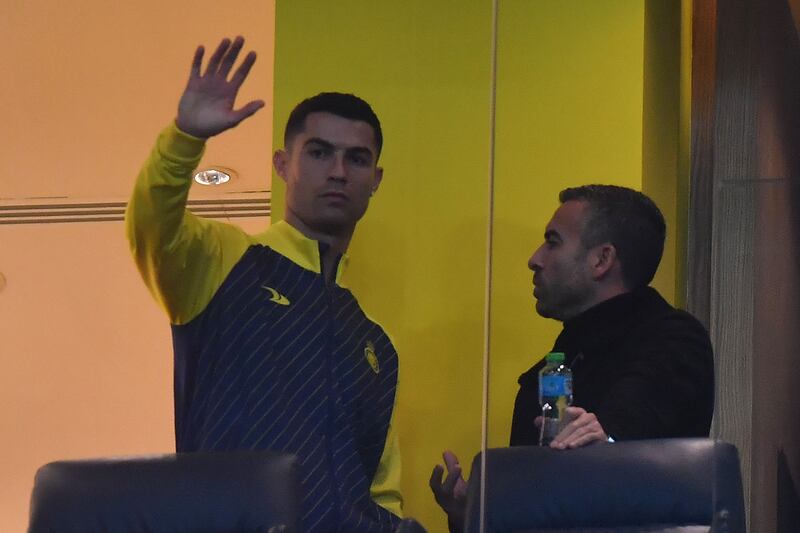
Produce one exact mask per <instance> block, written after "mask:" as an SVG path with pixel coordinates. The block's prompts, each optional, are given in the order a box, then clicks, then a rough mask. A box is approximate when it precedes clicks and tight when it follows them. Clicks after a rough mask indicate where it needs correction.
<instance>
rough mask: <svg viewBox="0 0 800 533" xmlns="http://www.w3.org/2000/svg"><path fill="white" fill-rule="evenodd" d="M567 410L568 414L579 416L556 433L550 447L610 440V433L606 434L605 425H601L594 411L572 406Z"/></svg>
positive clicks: (574, 445)
mask: <svg viewBox="0 0 800 533" xmlns="http://www.w3.org/2000/svg"><path fill="white" fill-rule="evenodd" d="M570 410H571V411H570ZM567 411H568V412H567V413H566V415H567V416H575V415H577V417H576V418H575V419H574V420H572V421H571V422H569V423H568V424H567V425H566V426H564V428H563V429H562V430H561V431H560V432H559V433H558V435H556V438H555V439H553V442H552V443H551V444H550V447H552V448H558V449H560V450H564V449H566V448H578V447H580V446H585V445H587V444H590V443H592V442H596V441H605V440H608V435H606V432H605V430H603V426H601V425H600V422H599V421H598V420H597V417H596V416H595V415H594V413H588V412H586V411H585V410H583V409H580V408H578V407H575V408H573V407H570V408H568V409H567Z"/></svg>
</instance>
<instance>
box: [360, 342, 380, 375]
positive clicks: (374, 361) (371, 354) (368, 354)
mask: <svg viewBox="0 0 800 533" xmlns="http://www.w3.org/2000/svg"><path fill="white" fill-rule="evenodd" d="M364 359H366V360H367V363H369V366H370V368H372V371H373V372H375V373H376V374H377V373H378V372H380V371H381V367H380V365H379V364H378V356H377V355H376V354H375V345H374V344H372V341H367V346H366V347H365V348H364Z"/></svg>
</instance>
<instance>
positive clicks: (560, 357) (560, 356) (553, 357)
mask: <svg viewBox="0 0 800 533" xmlns="http://www.w3.org/2000/svg"><path fill="white" fill-rule="evenodd" d="M546 359H547V362H548V363H563V362H564V352H550V353H549V354H547V357H546Z"/></svg>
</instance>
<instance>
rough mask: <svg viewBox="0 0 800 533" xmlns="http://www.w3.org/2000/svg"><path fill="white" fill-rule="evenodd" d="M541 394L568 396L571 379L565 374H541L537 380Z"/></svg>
mask: <svg viewBox="0 0 800 533" xmlns="http://www.w3.org/2000/svg"><path fill="white" fill-rule="evenodd" d="M539 387H540V388H541V391H540V392H541V394H542V396H569V395H570V394H572V379H570V378H569V377H567V376H558V375H555V376H554V375H550V376H542V377H541V379H540V381H539Z"/></svg>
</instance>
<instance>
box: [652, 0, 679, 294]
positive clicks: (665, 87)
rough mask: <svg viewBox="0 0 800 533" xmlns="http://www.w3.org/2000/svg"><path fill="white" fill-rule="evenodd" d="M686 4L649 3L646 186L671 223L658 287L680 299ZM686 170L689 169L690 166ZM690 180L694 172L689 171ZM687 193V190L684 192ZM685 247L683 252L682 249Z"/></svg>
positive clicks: (656, 282) (670, 0) (664, 0)
mask: <svg viewBox="0 0 800 533" xmlns="http://www.w3.org/2000/svg"><path fill="white" fill-rule="evenodd" d="M680 77H681V4H680V2H675V1H674V0H647V1H646V2H645V38H644V105H643V113H644V120H643V132H642V149H643V159H642V191H644V192H645V193H646V194H647V195H648V196H650V197H651V198H652V199H653V200H654V201H655V203H656V204H657V205H658V206H659V207H660V208H661V212H662V213H663V214H664V219H665V220H666V222H667V240H666V243H665V244H664V257H663V258H662V260H661V266H660V267H659V269H658V272H656V277H655V279H654V280H653V286H654V287H655V288H656V289H658V290H659V291H660V292H661V294H662V295H663V296H664V298H666V299H667V300H668V301H669V302H671V303H675V302H676V297H677V296H678V295H677V292H676V284H675V279H676V271H677V269H678V268H679V266H680V265H682V264H683V262H684V259H685V248H686V238H685V235H684V233H685V230H686V211H685V206H684V207H683V209H681V210H679V209H678V197H679V195H680V194H681V188H682V185H681V182H680V180H679V179H678V176H679V172H680V171H681V168H680V165H681V162H682V161H681V159H680V158H681V153H682V152H681V132H682V130H681V124H682V122H681V113H680V105H681V80H680ZM684 172H685V171H684ZM686 177H687V180H688V173H687V174H686ZM683 194H684V195H685V194H686V193H685V192H684V193H683ZM679 250H680V251H679Z"/></svg>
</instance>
